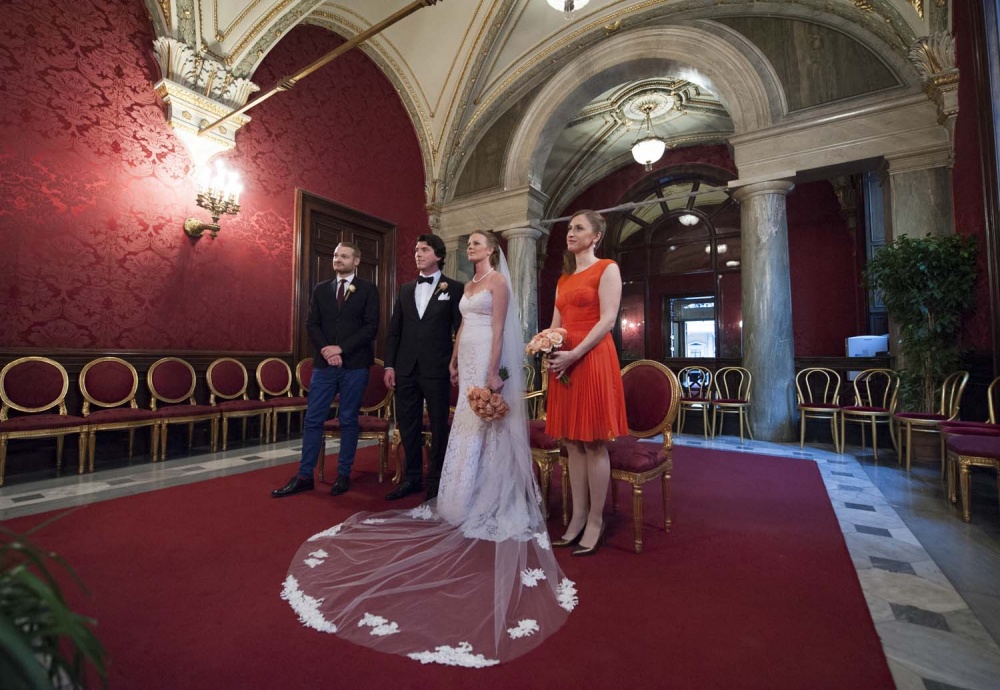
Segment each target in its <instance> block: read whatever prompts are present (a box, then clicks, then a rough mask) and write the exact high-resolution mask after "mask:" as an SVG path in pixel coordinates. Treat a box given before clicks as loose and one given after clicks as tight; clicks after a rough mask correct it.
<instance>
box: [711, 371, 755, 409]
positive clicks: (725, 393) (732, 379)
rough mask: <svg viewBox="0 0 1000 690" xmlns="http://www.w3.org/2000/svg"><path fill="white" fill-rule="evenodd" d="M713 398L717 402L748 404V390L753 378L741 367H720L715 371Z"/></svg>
mask: <svg viewBox="0 0 1000 690" xmlns="http://www.w3.org/2000/svg"><path fill="white" fill-rule="evenodd" d="M712 383H713V384H715V397H716V399H717V400H742V401H744V402H750V388H751V385H752V384H753V376H751V375H750V370H749V369H744V368H743V367H722V368H721V369H718V370H716V372H715V378H714V379H713V381H712Z"/></svg>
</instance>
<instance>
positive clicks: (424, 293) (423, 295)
mask: <svg viewBox="0 0 1000 690" xmlns="http://www.w3.org/2000/svg"><path fill="white" fill-rule="evenodd" d="M424 277H425V278H426V277H427V276H424ZM430 278H431V282H430V283H417V289H416V290H415V291H414V293H413V299H414V300H415V301H416V303H417V314H419V315H420V318H421V319H422V318H424V312H425V311H427V305H428V304H430V302H431V295H433V294H434V288H436V287H437V284H438V282H439V281H440V280H441V271H435V272H434V275H432V276H430Z"/></svg>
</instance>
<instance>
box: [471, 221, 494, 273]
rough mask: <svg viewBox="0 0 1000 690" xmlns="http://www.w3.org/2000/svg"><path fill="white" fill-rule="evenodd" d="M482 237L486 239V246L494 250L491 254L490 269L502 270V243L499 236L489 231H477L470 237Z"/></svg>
mask: <svg viewBox="0 0 1000 690" xmlns="http://www.w3.org/2000/svg"><path fill="white" fill-rule="evenodd" d="M472 235H482V236H483V237H484V238H485V239H486V246H487V247H489V248H490V249H492V250H493V253H492V254H490V268H500V241H499V240H498V239H497V236H496V235H494V234H493V233H492V232H491V231H489V230H476V231H475V232H474V233H472V234H471V235H469V237H471V236H472Z"/></svg>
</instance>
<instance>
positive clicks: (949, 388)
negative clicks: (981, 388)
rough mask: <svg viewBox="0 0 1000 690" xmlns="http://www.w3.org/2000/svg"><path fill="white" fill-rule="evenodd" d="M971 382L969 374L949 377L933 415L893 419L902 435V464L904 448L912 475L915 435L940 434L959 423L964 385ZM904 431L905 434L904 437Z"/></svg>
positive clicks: (915, 414) (907, 414)
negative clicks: (949, 424)
mask: <svg viewBox="0 0 1000 690" xmlns="http://www.w3.org/2000/svg"><path fill="white" fill-rule="evenodd" d="M968 382H969V372H967V371H955V372H952V373H951V374H948V376H947V377H945V380H944V381H943V382H942V383H941V396H940V398H939V399H938V407H937V410H935V411H934V412H897V413H895V414H894V415H893V417H894V419H895V420H896V425H897V429H898V431H899V455H900V460H902V455H903V448H904V447H905V448H906V471H907V472H909V471H910V460H911V458H912V456H913V444H912V442H913V433H914V432H917V433H921V434H939V435H940V433H941V425H942V424H943V423H944V422H950V421H953V420H957V419H958V415H959V413H960V411H961V404H962V393H963V392H965V384H967V383H968ZM904 431H905V434H904ZM941 450H942V452H941V476H942V477H943V476H944V474H945V453H944V448H942V449H941Z"/></svg>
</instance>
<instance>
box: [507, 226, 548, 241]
mask: <svg viewBox="0 0 1000 690" xmlns="http://www.w3.org/2000/svg"><path fill="white" fill-rule="evenodd" d="M497 232H499V233H500V234H501V235H503V237H504V239H505V240H507V241H510V240H513V239H521V238H523V239H529V240H531V241H532V242H534V241H536V240H537V239H538V238H539V237H541V236H542V235H544V234H545V232H544V231H543V230H541V229H540V228H535V227H530V226H529V227H516V228H507V229H506V230H497Z"/></svg>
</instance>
